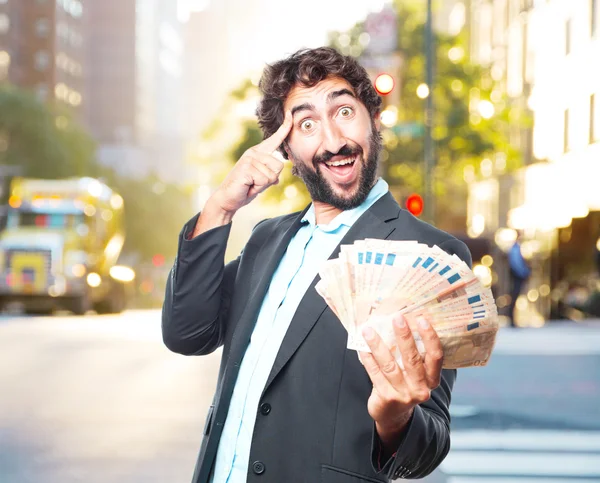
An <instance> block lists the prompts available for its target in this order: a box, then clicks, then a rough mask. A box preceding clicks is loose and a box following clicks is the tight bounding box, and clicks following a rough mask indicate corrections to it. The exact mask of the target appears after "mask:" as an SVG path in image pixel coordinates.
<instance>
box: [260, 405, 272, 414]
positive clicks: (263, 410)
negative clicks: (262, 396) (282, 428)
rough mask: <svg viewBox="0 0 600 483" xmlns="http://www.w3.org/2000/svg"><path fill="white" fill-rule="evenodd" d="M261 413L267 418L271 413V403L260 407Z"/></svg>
mask: <svg viewBox="0 0 600 483" xmlns="http://www.w3.org/2000/svg"><path fill="white" fill-rule="evenodd" d="M260 412H261V414H264V415H265V416H266V415H267V414H269V413H270V412H271V405H270V404H269V403H263V404H261V405H260Z"/></svg>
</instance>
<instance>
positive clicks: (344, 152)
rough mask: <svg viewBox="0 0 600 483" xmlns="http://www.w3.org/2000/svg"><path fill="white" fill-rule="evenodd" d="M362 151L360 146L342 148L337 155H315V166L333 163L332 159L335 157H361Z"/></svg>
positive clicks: (327, 152)
mask: <svg viewBox="0 0 600 483" xmlns="http://www.w3.org/2000/svg"><path fill="white" fill-rule="evenodd" d="M362 151H363V150H362V149H361V148H360V146H356V147H350V146H347V145H346V146H344V147H342V149H340V150H339V151H338V152H337V153H331V152H329V151H325V152H324V153H323V154H317V155H315V157H314V158H313V164H314V166H315V167H316V166H317V164H319V163H326V162H327V161H331V159H332V158H333V157H334V156H345V157H349V156H354V155H360V154H362Z"/></svg>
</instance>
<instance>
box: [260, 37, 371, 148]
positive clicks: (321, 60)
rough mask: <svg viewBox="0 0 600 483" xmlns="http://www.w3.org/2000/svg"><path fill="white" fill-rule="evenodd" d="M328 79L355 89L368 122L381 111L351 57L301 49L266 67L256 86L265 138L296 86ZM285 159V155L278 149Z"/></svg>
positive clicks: (366, 76) (328, 50) (368, 82)
mask: <svg viewBox="0 0 600 483" xmlns="http://www.w3.org/2000/svg"><path fill="white" fill-rule="evenodd" d="M328 77H340V78H342V79H344V80H346V81H347V82H348V83H349V84H350V85H351V86H352V88H353V89H354V92H355V93H356V95H357V97H358V99H359V100H360V101H361V102H362V103H363V104H364V105H365V107H366V108H367V110H368V111H369V114H370V115H371V119H374V118H375V116H376V115H377V114H378V113H379V111H380V109H381V103H382V101H381V97H379V95H378V94H377V91H375V88H374V87H373V84H372V82H371V79H370V78H369V74H367V71H366V70H365V68H364V67H363V66H361V65H360V64H359V63H358V61H357V60H356V59H355V58H354V57H350V56H348V55H342V54H340V53H339V52H338V51H337V50H335V49H333V48H331V47H319V48H317V49H302V50H299V51H298V52H296V53H294V54H292V55H291V56H289V57H288V58H286V59H283V60H280V61H278V62H275V63H274V64H271V65H267V66H266V68H265V70H264V72H263V75H262V77H261V79H260V83H259V85H258V87H259V89H260V91H261V94H262V99H261V101H260V102H259V104H258V108H257V109H256V115H257V116H258V124H259V125H260V127H261V129H262V131H263V136H264V138H265V139H266V138H268V137H269V136H271V135H272V134H273V133H274V132H275V131H277V129H278V128H279V126H280V125H281V123H282V122H283V118H284V112H283V104H284V102H285V100H286V98H287V96H288V94H289V92H290V91H291V90H292V88H293V87H294V86H295V85H296V84H300V85H302V86H304V87H313V86H315V85H316V84H318V83H319V82H321V81H322V80H324V79H326V78H328ZM279 150H280V152H281V153H282V154H283V156H284V157H285V158H286V159H287V153H286V152H285V151H284V149H283V147H282V146H280V148H279Z"/></svg>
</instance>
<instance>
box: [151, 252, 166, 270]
mask: <svg viewBox="0 0 600 483" xmlns="http://www.w3.org/2000/svg"><path fill="white" fill-rule="evenodd" d="M164 264H165V257H164V255H162V254H160V253H157V254H156V255H154V256H153V257H152V265H154V266H155V267H157V268H158V267H162V266H163V265H164Z"/></svg>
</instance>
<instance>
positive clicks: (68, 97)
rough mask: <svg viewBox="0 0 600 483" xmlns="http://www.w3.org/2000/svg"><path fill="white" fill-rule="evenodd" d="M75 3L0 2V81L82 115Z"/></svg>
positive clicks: (80, 11) (79, 14)
mask: <svg viewBox="0 0 600 483" xmlns="http://www.w3.org/2000/svg"><path fill="white" fill-rule="evenodd" d="M84 13H85V6H84V3H83V2H82V1H79V0H0V81H3V80H5V81H9V82H11V83H13V84H15V85H17V86H20V87H24V88H27V89H30V90H33V91H34V92H36V93H37V95H38V96H39V98H40V99H44V100H45V99H49V98H52V97H53V98H56V99H57V100H58V101H60V102H63V103H64V104H66V105H68V106H69V107H71V108H73V109H75V112H76V113H78V114H79V115H81V114H82V106H83V105H84V104H85V102H86V99H85V98H84V95H83V92H84V79H85V68H84V64H85V61H84V59H85V51H84V31H83V17H84Z"/></svg>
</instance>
